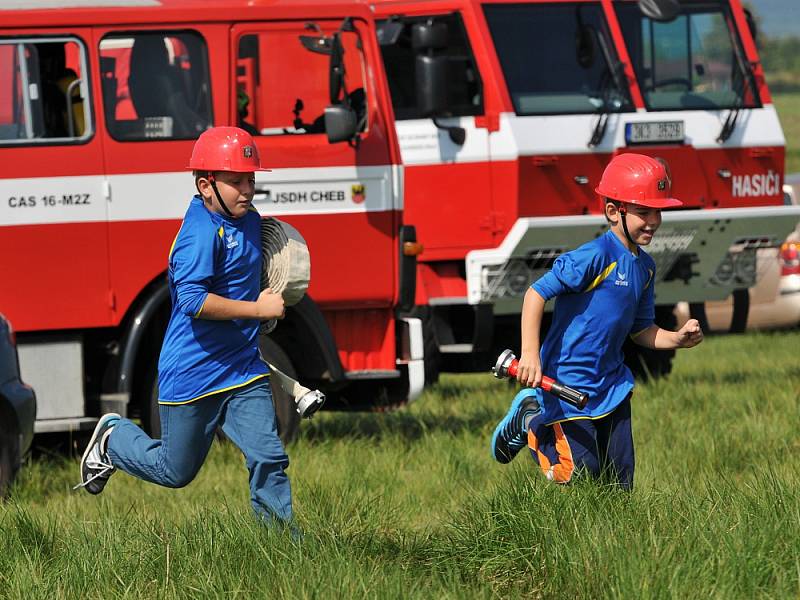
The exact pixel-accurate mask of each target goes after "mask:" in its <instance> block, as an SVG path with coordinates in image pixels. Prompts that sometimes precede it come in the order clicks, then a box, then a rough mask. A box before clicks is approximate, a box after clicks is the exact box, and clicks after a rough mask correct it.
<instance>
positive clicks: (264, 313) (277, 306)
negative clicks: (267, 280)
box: [256, 288, 286, 321]
mask: <svg viewBox="0 0 800 600" xmlns="http://www.w3.org/2000/svg"><path fill="white" fill-rule="evenodd" d="M256 311H257V312H258V318H259V319H261V320H262V321H267V320H269V319H282V318H283V317H284V316H285V315H286V307H285V306H284V305H283V296H281V295H280V294H273V293H272V289H270V288H267V289H265V290H264V291H263V292H261V293H260V294H259V295H258V300H256Z"/></svg>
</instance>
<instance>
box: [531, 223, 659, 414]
mask: <svg viewBox="0 0 800 600" xmlns="http://www.w3.org/2000/svg"><path fill="white" fill-rule="evenodd" d="M655 270H656V266H655V261H653V259H652V258H651V257H650V256H649V255H648V254H647V253H646V252H644V251H643V250H642V249H641V248H640V249H639V254H638V256H637V255H636V254H634V253H632V252H631V251H630V250H628V249H627V248H626V247H625V245H624V244H623V243H622V242H621V241H620V240H619V238H617V236H616V235H615V234H614V233H613V232H612V231H607V232H606V233H605V234H604V235H602V236H600V237H599V238H597V239H595V240H592V241H591V242H588V243H586V244H584V245H583V246H580V247H579V248H577V249H575V250H572V251H571V252H567V253H565V254H562V255H561V256H559V257H558V258H557V259H556V260H555V262H554V263H553V267H552V269H551V270H550V271H548V272H547V273H545V274H544V275H543V276H542V277H541V278H540V279H539V280H537V281H536V282H535V283H534V284H533V285H532V287H533V289H534V290H536V292H537V293H539V295H541V296H542V297H543V298H544V299H545V300H549V299H551V298H556V302H555V308H554V312H553V321H552V324H551V326H550V329H549V331H548V332H547V336H546V337H545V340H544V343H543V344H542V349H541V360H542V371H543V372H544V374H545V375H548V376H549V377H552V378H554V379H556V380H557V381H560V382H561V383H563V384H565V385H568V386H570V387H573V388H575V389H577V390H580V391H582V392H587V393H588V394H589V396H590V399H589V402H588V404H587V405H586V407H585V408H584V410H578V409H577V408H575V407H574V406H572V405H571V404H568V403H565V402H561V401H559V400H558V399H557V398H556V397H554V396H552V395H550V394H548V393H546V392H545V393H544V394H543V395H544V411H545V412H544V417H545V419H546V422H547V423H548V424H550V423H555V422H559V421H565V420H570V419H576V418H578V419H579V418H599V417H602V416H604V415H606V414H608V413H610V412H611V411H612V410H614V409H615V408H616V407H617V405H619V403H620V402H622V401H623V400H624V399H625V397H626V396H627V395H628V394H629V393H630V391H631V390H632V389H633V375H632V374H631V372H630V369H628V367H627V366H626V365H625V363H624V362H623V353H622V345H623V343H624V342H625V338H626V337H627V336H628V335H630V334H633V335H635V334H636V333H639V332H642V331H644V330H645V329H647V328H648V327H650V326H651V325H652V324H653V321H654V317H655V296H654V291H653V288H654V282H655Z"/></svg>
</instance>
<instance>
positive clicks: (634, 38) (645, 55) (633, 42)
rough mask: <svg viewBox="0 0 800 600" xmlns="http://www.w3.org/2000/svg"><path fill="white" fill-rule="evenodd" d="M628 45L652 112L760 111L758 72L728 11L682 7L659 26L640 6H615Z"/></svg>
mask: <svg viewBox="0 0 800 600" xmlns="http://www.w3.org/2000/svg"><path fill="white" fill-rule="evenodd" d="M615 5H616V11H617V17H618V19H619V23H620V27H621V28H622V35H623V37H624V38H625V45H626V46H627V48H628V52H629V54H630V57H631V61H632V62H633V68H634V71H635V72H636V78H637V80H638V82H639V86H640V88H641V90H642V95H643V96H644V101H645V104H646V106H647V108H648V109H649V110H693V109H694V110H696V109H701V110H714V109H737V108H755V107H759V106H760V105H761V104H760V100H759V97H758V92H757V91H756V88H755V85H754V84H753V76H752V71H751V70H750V67H749V65H748V64H747V63H746V61H745V60H744V51H743V50H742V47H741V42H740V40H739V36H738V35H737V34H736V30H735V28H734V25H733V17H732V16H731V14H730V10H729V9H728V8H727V6H726V5H723V4H722V3H719V2H705V3H699V4H691V5H690V4H687V3H684V4H682V5H681V10H682V13H681V14H680V15H679V16H678V17H677V18H675V19H674V20H672V21H670V22H667V23H659V22H655V21H652V20H651V19H649V18H647V17H645V16H644V15H643V14H642V13H641V11H639V8H638V7H637V6H636V4H633V3H629V4H621V3H615Z"/></svg>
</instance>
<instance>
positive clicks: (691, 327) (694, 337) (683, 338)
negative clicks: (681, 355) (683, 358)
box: [676, 319, 703, 348]
mask: <svg viewBox="0 0 800 600" xmlns="http://www.w3.org/2000/svg"><path fill="white" fill-rule="evenodd" d="M676 334H677V336H678V339H677V345H678V348H694V347H695V346H697V344H699V343H700V342H702V341H703V330H702V329H700V323H699V322H698V321H697V319H689V320H688V321H686V324H685V325H684V326H683V327H681V328H680V329H679V330H678V331H677V332H676Z"/></svg>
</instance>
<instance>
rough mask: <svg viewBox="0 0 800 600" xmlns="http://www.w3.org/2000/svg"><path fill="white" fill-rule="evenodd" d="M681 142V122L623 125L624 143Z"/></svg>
mask: <svg viewBox="0 0 800 600" xmlns="http://www.w3.org/2000/svg"><path fill="white" fill-rule="evenodd" d="M662 142H683V121H645V122H643V123H626V124H625V143H627V144H658V143H662Z"/></svg>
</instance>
